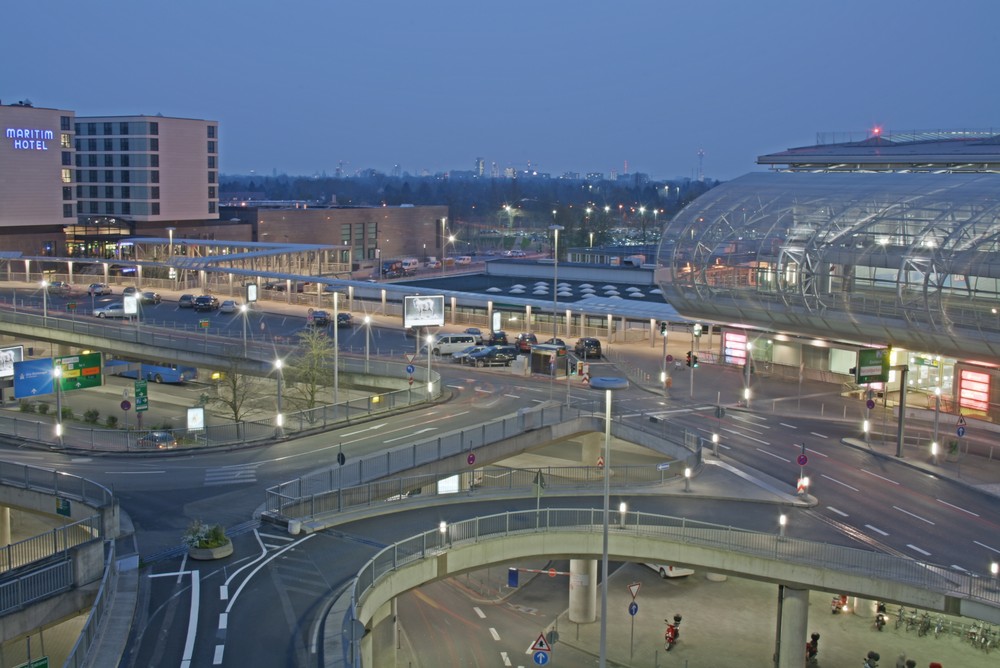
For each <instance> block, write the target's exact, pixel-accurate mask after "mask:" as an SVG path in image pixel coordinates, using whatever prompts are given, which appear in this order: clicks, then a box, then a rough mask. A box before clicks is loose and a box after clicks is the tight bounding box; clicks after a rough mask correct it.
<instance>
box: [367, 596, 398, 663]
mask: <svg viewBox="0 0 1000 668" xmlns="http://www.w3.org/2000/svg"><path fill="white" fill-rule="evenodd" d="M396 612H397V611H396V599H392V600H391V601H389V602H388V603H386V604H385V605H383V606H382V607H380V608H379V609H378V610H377V611H376V613H375V616H374V617H372V621H371V623H370V624H369V627H370V628H371V633H369V634H368V635H366V636H365V640H367V641H369V642H370V643H371V644H370V645H368V646H370V647H371V663H366V664H363V665H368V666H374V668H396V646H397V642H396V640H397V637H396V630H397V624H396Z"/></svg>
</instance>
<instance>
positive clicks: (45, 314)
mask: <svg viewBox="0 0 1000 668" xmlns="http://www.w3.org/2000/svg"><path fill="white" fill-rule="evenodd" d="M42 319H43V320H48V319H49V282H48V281H47V280H45V279H44V278H43V279H42Z"/></svg>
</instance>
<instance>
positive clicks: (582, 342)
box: [573, 337, 601, 359]
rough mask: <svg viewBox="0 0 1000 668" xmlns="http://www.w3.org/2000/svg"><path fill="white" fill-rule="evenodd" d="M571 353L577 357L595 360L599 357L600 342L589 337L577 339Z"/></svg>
mask: <svg viewBox="0 0 1000 668" xmlns="http://www.w3.org/2000/svg"><path fill="white" fill-rule="evenodd" d="M573 352H574V353H576V356H577V357H583V358H584V359H596V358H598V357H600V356H601V342H600V341H598V340H597V339H593V338H590V337H586V338H583V339H577V341H576V345H575V346H574V347H573Z"/></svg>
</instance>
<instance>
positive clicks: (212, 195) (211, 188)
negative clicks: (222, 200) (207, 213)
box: [208, 186, 215, 199]
mask: <svg viewBox="0 0 1000 668" xmlns="http://www.w3.org/2000/svg"><path fill="white" fill-rule="evenodd" d="M208 199H215V186H209V187H208Z"/></svg>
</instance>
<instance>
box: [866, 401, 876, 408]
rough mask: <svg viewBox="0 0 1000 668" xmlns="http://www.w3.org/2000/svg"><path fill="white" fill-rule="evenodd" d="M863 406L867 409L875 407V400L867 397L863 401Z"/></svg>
mask: <svg viewBox="0 0 1000 668" xmlns="http://www.w3.org/2000/svg"><path fill="white" fill-rule="evenodd" d="M865 406H867V407H868V409H869V410H871V409H872V408H875V400H874V399H869V400H868V401H866V402H865Z"/></svg>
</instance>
